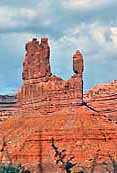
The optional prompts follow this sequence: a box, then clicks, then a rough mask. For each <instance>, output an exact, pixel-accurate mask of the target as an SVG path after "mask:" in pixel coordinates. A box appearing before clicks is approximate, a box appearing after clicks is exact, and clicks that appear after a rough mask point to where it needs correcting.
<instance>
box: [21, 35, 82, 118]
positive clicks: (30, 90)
mask: <svg viewBox="0 0 117 173" xmlns="http://www.w3.org/2000/svg"><path fill="white" fill-rule="evenodd" d="M49 59H50V47H49V44H48V39H47V38H42V39H41V43H40V44H39V42H38V41H37V39H33V40H32V41H31V42H28V43H27V44H26V55H25V59H24V63H23V73H22V74H23V75H22V78H23V80H24V84H23V86H22V88H21V89H20V90H19V92H18V103H19V104H20V106H21V111H22V113H23V114H29V113H30V114H33V113H36V112H37V113H38V114H39V113H40V114H44V115H47V114H49V113H52V112H56V111H59V110H60V109H61V108H63V107H67V106H69V107H70V106H71V107H72V106H80V105H82V100H83V87H82V86H83V81H82V73H83V57H82V55H81V53H80V51H77V52H76V53H75V54H74V56H73V70H74V73H75V74H74V75H73V76H72V77H71V79H70V80H68V81H65V80H63V79H61V78H60V77H57V76H54V75H52V73H51V67H50V61H49Z"/></svg>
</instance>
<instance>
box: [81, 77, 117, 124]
mask: <svg viewBox="0 0 117 173" xmlns="http://www.w3.org/2000/svg"><path fill="white" fill-rule="evenodd" d="M84 101H85V102H86V103H87V105H88V106H89V107H90V108H93V109H94V111H97V112H99V113H101V114H102V113H103V114H105V115H107V116H108V119H109V120H114V121H117V81H116V80H115V81H113V82H112V83H110V84H102V85H98V86H96V87H95V88H92V89H91V90H89V91H88V92H87V93H86V94H85V95H84Z"/></svg>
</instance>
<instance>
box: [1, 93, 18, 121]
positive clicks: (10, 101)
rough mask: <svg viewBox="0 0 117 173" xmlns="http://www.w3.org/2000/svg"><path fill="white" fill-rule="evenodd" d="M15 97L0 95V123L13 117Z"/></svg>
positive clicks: (15, 110)
mask: <svg viewBox="0 0 117 173" xmlns="http://www.w3.org/2000/svg"><path fill="white" fill-rule="evenodd" d="M16 102H17V98H16V95H11V96H10V95H0V121H3V120H5V119H7V118H8V116H13V115H15V114H16V112H17V104H16Z"/></svg>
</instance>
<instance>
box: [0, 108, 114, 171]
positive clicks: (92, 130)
mask: <svg viewBox="0 0 117 173" xmlns="http://www.w3.org/2000/svg"><path fill="white" fill-rule="evenodd" d="M116 132H117V125H116V124H115V123H114V122H111V121H109V120H108V119H107V118H106V117H104V116H103V115H101V114H98V113H94V112H93V111H90V110H89V109H88V108H86V107H85V106H82V107H78V108H72V109H70V108H65V109H64V110H63V111H61V112H58V113H54V114H51V115H49V116H37V115H35V116H33V117H30V116H29V117H22V118H20V117H19V118H18V117H17V118H16V119H12V120H9V121H6V122H5V123H3V124H2V125H1V127H0V134H2V136H5V140H6V143H7V151H8V153H9V157H10V159H11V160H12V162H14V163H15V164H16V163H22V164H23V165H25V166H27V167H29V168H30V169H31V170H33V171H34V172H40V173H42V172H43V173H48V172H51V173H54V172H56V171H57V167H56V163H55V157H54V155H55V153H54V151H53V148H52V147H51V139H52V138H54V140H55V143H56V145H57V146H58V147H59V149H65V150H66V152H65V154H66V157H65V159H66V160H67V159H69V158H70V157H74V160H73V162H74V163H75V162H77V163H80V164H81V165H82V166H87V165H91V164H92V161H93V159H94V158H95V155H96V152H97V151H100V152H99V153H98V154H99V158H97V160H96V162H97V163H100V162H103V161H105V160H107V161H108V162H109V157H108V153H111V154H112V155H113V157H114V158H115V159H117V133H116ZM1 139H2V138H1ZM103 166H104V165H102V167H103ZM97 167H98V165H97V166H96V168H95V169H98V168H97ZM76 169H77V170H80V168H79V167H77V168H76ZM103 169H104V168H103ZM102 172H104V170H103V171H102ZM102 172H100V173H102Z"/></svg>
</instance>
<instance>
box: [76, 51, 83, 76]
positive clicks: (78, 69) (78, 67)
mask: <svg viewBox="0 0 117 173" xmlns="http://www.w3.org/2000/svg"><path fill="white" fill-rule="evenodd" d="M73 70H74V73H76V74H78V75H81V76H82V74H83V70H84V65H83V56H82V54H81V53H80V51H79V50H77V51H76V53H75V54H74V56H73Z"/></svg>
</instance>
